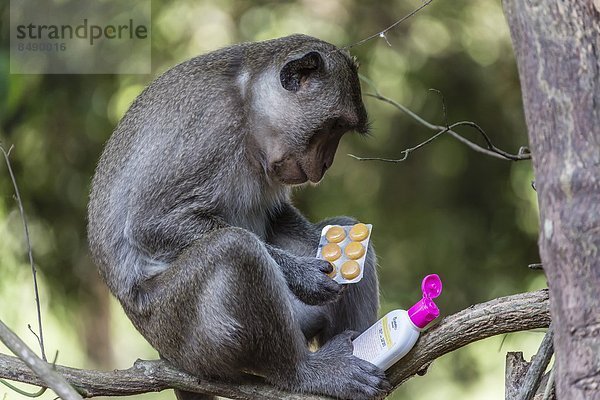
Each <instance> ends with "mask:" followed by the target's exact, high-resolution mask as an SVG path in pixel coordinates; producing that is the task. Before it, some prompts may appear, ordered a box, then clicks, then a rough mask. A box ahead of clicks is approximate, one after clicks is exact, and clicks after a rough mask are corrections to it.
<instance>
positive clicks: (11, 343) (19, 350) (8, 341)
mask: <svg viewBox="0 0 600 400" xmlns="http://www.w3.org/2000/svg"><path fill="white" fill-rule="evenodd" d="M0 340H1V341H2V343H4V344H5V345H6V347H8V348H9V349H10V351H12V352H13V353H14V354H15V355H16V356H18V357H19V358H20V359H21V360H23V361H18V362H19V363H20V364H21V365H22V367H23V368H24V369H25V370H26V371H27V372H28V373H29V374H30V375H32V376H34V377H35V379H36V381H37V383H36V385H37V386H41V387H49V388H50V389H52V390H54V392H55V393H56V394H57V395H59V396H60V397H61V398H62V399H65V400H80V399H81V396H80V395H79V393H77V392H76V391H75V389H73V387H71V386H70V385H69V383H67V381H66V380H65V378H64V377H62V376H61V375H60V373H57V372H56V371H54V370H53V369H52V366H51V365H50V364H48V363H47V362H46V361H44V360H41V359H40V358H39V357H38V356H37V355H36V354H35V353H34V352H33V351H32V350H31V349H30V348H29V347H27V345H26V344H25V343H23V341H22V340H21V339H19V337H18V336H17V335H15V334H14V332H13V331H11V330H10V329H9V328H8V327H7V326H6V325H4V323H3V322H2V321H0ZM0 356H2V357H8V356H4V355H0ZM9 358H12V359H14V360H17V359H16V358H14V357H9ZM2 367H3V366H2V362H0V369H3V368H2ZM8 371H9V372H10V367H9V370H8ZM0 375H2V376H4V374H2V373H0ZM38 377H39V378H38ZM7 378H9V379H12V380H16V381H20V382H23V381H22V380H20V379H14V378H13V377H9V376H7ZM40 378H41V379H40Z"/></svg>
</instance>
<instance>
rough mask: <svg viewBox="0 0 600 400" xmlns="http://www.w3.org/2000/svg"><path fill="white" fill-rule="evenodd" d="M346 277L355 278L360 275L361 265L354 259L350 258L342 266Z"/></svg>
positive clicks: (343, 274)
mask: <svg viewBox="0 0 600 400" xmlns="http://www.w3.org/2000/svg"><path fill="white" fill-rule="evenodd" d="M340 270H341V272H342V276H343V277H344V279H354V278H356V277H357V276H358V275H360V266H359V265H358V263H357V262H356V261H354V260H348V261H346V262H345V263H343V264H342V268H340Z"/></svg>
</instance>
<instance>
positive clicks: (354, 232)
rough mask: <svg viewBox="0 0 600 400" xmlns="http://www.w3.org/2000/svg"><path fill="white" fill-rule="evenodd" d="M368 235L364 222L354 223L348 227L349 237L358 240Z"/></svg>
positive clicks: (367, 228)
mask: <svg viewBox="0 0 600 400" xmlns="http://www.w3.org/2000/svg"><path fill="white" fill-rule="evenodd" d="M367 236H369V227H368V226H367V225H365V224H362V223H359V224H356V225H354V226H353V227H352V229H350V239H352V240H354V241H357V242H360V241H363V240H365V239H366V238H367Z"/></svg>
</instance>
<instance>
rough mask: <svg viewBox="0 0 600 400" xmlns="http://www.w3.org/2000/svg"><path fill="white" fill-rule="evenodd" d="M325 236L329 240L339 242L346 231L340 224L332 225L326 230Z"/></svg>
mask: <svg viewBox="0 0 600 400" xmlns="http://www.w3.org/2000/svg"><path fill="white" fill-rule="evenodd" d="M325 237H326V238H327V241H329V242H332V243H339V242H341V241H342V240H344V239H345V238H346V232H344V228H342V227H341V226H332V227H331V228H329V229H328V230H327V233H326V234H325Z"/></svg>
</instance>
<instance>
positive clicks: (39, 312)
mask: <svg viewBox="0 0 600 400" xmlns="http://www.w3.org/2000/svg"><path fill="white" fill-rule="evenodd" d="M13 148H14V147H13V146H10V148H9V149H8V151H7V150H5V149H4V147H3V146H2V144H1V143H0V152H1V153H2V155H3V156H4V161H5V162H6V168H8V174H9V175H10V180H11V182H12V184H13V188H14V190H15V199H16V201H17V205H18V206H19V214H20V215H21V222H22V223H23V234H24V235H25V244H26V245H27V255H28V257H29V265H30V266H31V275H32V276H33V291H34V294H35V307H36V312H37V320H38V332H39V335H37V334H36V333H35V332H34V331H33V329H31V326H29V330H30V331H31V333H33V334H34V336H35V337H36V338H37V341H38V344H39V345H40V351H41V354H42V359H43V360H44V361H47V359H46V349H45V347H44V331H43V330H42V310H41V307H40V293H39V290H38V283H37V270H36V269H35V263H34V262H33V250H32V248H31V239H30V238H29V227H28V225H27V217H26V215H25V210H24V209H23V201H21V193H20V192H19V186H18V185H17V179H16V178H15V174H14V173H13V170H12V165H11V164H10V158H9V157H10V152H11V151H12V149H13Z"/></svg>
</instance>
